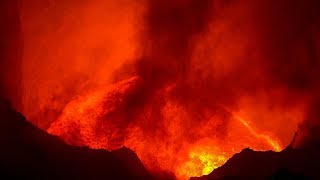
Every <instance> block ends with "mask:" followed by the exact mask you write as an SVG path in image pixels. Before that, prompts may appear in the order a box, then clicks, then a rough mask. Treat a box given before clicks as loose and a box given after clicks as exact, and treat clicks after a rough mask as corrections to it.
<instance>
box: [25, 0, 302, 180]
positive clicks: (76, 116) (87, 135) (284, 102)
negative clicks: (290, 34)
mask: <svg viewBox="0 0 320 180" xmlns="http://www.w3.org/2000/svg"><path fill="white" fill-rule="evenodd" d="M153 2H157V3H154V4H152V3H153ZM198 2H200V1H196V0H192V1H191V0H185V1H180V0H172V1H170V0H169V1H162V0H158V1H156V0H150V1H148V0H143V1H134V0H132V1H130V0H109V1H100V0H83V1H77V2H76V1H75V2H71V1H70V2H69V1H68V2H67V1H59V2H58V1H51V0H43V1H41V2H40V1H39V3H29V2H28V1H26V0H24V3H23V7H22V9H23V13H22V17H21V19H22V28H23V33H24V36H23V37H24V57H23V62H22V68H21V69H22V80H21V81H22V87H21V88H22V90H21V91H22V92H21V94H22V95H21V97H22V105H23V106H22V107H20V109H22V113H23V114H25V115H26V117H27V118H28V119H29V120H30V121H32V122H33V123H34V124H36V125H37V126H38V127H40V128H42V129H44V130H46V131H48V132H49V133H51V134H54V135H57V136H59V137H60V138H61V139H63V140H64V141H65V142H67V143H69V144H72V145H77V146H89V147H90V148H94V149H107V150H114V149H118V148H120V147H123V146H126V147H128V148H130V149H132V150H133V151H134V152H135V153H136V154H137V155H138V157H139V158H140V159H141V161H142V162H143V164H144V165H145V166H146V168H147V169H148V170H150V172H152V173H155V174H161V173H167V172H169V173H172V174H174V175H175V176H176V178H177V179H188V178H190V177H194V176H202V175H206V174H209V173H210V172H212V171H213V170H214V169H216V168H218V167H220V166H221V165H223V164H224V163H225V162H226V161H227V160H228V159H229V158H230V157H232V156H233V155H234V154H235V153H238V152H240V151H241V150H242V149H244V148H251V149H254V150H258V151H268V150H273V151H281V150H282V149H284V148H285V147H286V145H288V144H289V143H290V141H291V139H292V137H293V135H294V132H295V131H296V129H297V124H299V123H300V122H301V120H302V119H303V117H304V113H305V110H304V108H305V106H306V104H307V100H305V97H304V96H302V95H301V94H300V93H299V92H298V93H296V92H293V91H291V90H290V88H289V87H287V85H286V84H283V83H281V81H280V80H279V81H277V78H278V76H277V74H276V75H274V74H272V72H273V69H272V70H270V69H271V68H272V67H273V66H271V65H270V64H269V63H270V62H271V61H273V60H274V61H277V60H278V59H281V60H282V59H283V57H287V56H279V57H277V55H278V54H277V53H275V54H276V55H275V57H273V56H270V54H271V53H270V52H269V51H273V50H274V49H273V44H272V46H270V47H265V46H267V45H266V44H267V43H266V42H265V41H267V40H266V39H265V38H264V35H265V34H267V33H268V32H266V29H267V28H265V27H264V26H267V25H268V24H263V26H262V25H261V24H262V23H261V22H260V21H259V22H258V21H257V20H256V19H255V17H256V16H258V15H259V13H261V12H259V11H258V10H257V7H256V6H257V4H255V3H257V2H258V1H253V0H251V1H248V2H250V3H248V4H247V2H240V1H239V2H238V1H234V2H233V1H232V3H231V2H230V3H231V4H232V6H231V5H230V6H229V5H224V4H223V3H222V1H221V2H220V1H219V2H218V1H207V0H206V2H214V3H215V4H213V5H212V6H214V8H216V9H214V10H212V12H213V13H216V14H214V15H212V16H213V17H211V14H210V13H211V11H210V10H211V9H209V10H207V9H206V7H205V6H203V5H201V4H200V5H199V7H198V6H197V7H194V6H193V5H194V4H196V3H198ZM201 2H205V1H201ZM171 3H172V4H171ZM34 4H35V5H34ZM150 4H151V5H150ZM168 4H169V5H168ZM258 5H259V4H258ZM149 6H150V7H149ZM158 6H159V7H158ZM160 6H161V7H160ZM148 8H150V9H151V10H150V12H148V11H147V10H148ZM152 8H153V9H152ZM158 8H159V9H158ZM194 8H195V9H196V10H194ZM204 10H207V11H206V12H207V13H203V11H204ZM151 11H152V12H151ZM266 12H268V13H267V15H268V16H269V12H270V11H266ZM272 12H273V11H272ZM147 13H149V14H147ZM157 13H158V14H157ZM166 13H167V14H166ZM195 13H197V16H195ZM150 14H151V15H150ZM171 16H173V17H171ZM207 16H208V17H207ZM199 17H200V19H201V21H198V20H197V18H199ZM177 22H178V23H177ZM269 25H270V27H271V26H272V27H274V26H273V24H269ZM180 26H181V27H180ZM198 26H199V27H198ZM272 29H273V28H272ZM286 30H287V29H286ZM286 30H284V32H286ZM279 37H280V36H279ZM288 39H290V38H288ZM279 44H280V43H279ZM265 49H267V50H265ZM274 51H276V52H278V51H279V50H278V49H276V50H274ZM288 51H289V50H288ZM273 58H274V59H273ZM277 58H278V59H277ZM278 69H281V70H282V68H278ZM278 69H277V70H278ZM283 79H285V78H283ZM222 104H223V105H222Z"/></svg>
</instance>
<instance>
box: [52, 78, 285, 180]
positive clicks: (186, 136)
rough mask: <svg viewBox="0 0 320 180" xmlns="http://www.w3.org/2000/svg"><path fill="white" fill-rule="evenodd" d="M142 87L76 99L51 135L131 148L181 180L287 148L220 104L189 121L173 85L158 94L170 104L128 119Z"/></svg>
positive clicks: (133, 84)
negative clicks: (243, 155) (241, 155)
mask: <svg viewBox="0 0 320 180" xmlns="http://www.w3.org/2000/svg"><path fill="white" fill-rule="evenodd" d="M140 85H141V79H139V77H132V78H130V79H127V80H124V81H121V82H118V83H115V84H112V85H109V86H105V87H101V88H97V89H96V90H93V91H92V92H88V93H87V94H85V95H83V96H79V97H77V98H75V99H74V100H72V101H71V102H70V103H69V104H68V105H67V106H66V108H65V109H64V111H63V113H62V114H61V116H60V117H59V119H58V120H57V121H55V122H54V123H53V124H52V125H51V127H50V128H49V130H48V132H49V133H52V134H55V135H58V136H59V137H61V138H62V139H64V140H65V141H66V142H68V143H70V144H72V145H77V146H89V147H91V148H97V149H100V148H103V149H108V150H114V149H117V148H120V147H122V146H126V147H129V148H131V149H133V150H134V151H135V152H136V153H137V154H138V156H139V158H140V159H141V160H142V162H143V163H144V164H145V165H146V167H147V168H148V169H149V170H150V171H152V172H155V173H157V172H158V173H159V172H163V171H169V172H174V174H175V175H176V177H177V178H185V179H186V178H189V177H196V176H202V175H207V174H209V173H210V172H212V170H214V169H216V168H217V167H219V166H221V165H223V164H224V163H225V162H226V161H227V160H228V159H229V158H230V157H231V156H232V155H233V154H234V153H236V152H239V151H241V150H242V149H244V148H246V147H250V148H253V149H255V150H274V151H281V150H282V148H283V146H282V145H281V143H280V142H279V140H277V139H276V138H272V137H271V136H268V135H267V133H264V132H262V131H259V130H257V129H254V128H253V127H251V126H250V125H249V123H248V122H247V121H245V120H244V119H242V118H240V117H238V116H237V115H235V113H233V112H231V110H230V109H228V108H226V107H224V106H223V107H222V106H220V105H217V106H216V107H215V109H211V110H210V111H209V110H208V112H206V115H199V117H198V118H199V119H190V115H188V112H187V110H186V109H185V107H184V106H182V105H179V104H177V103H176V102H175V101H174V99H171V98H170V96H169V94H170V93H172V92H171V91H172V89H173V88H174V87H168V88H165V89H163V90H160V91H159V92H158V93H157V95H156V96H155V97H156V98H154V103H158V102H157V101H158V100H159V99H164V100H165V101H164V102H163V104H161V106H157V108H160V109H159V110H156V109H153V104H148V105H147V106H146V107H144V109H143V111H142V112H139V113H138V114H133V113H132V114H131V116H129V117H126V113H125V112H126V111H127V109H126V108H127V101H130V96H132V92H136V91H137V89H139V88H140ZM158 98H159V99H158ZM150 103H152V102H150ZM135 113H136V112H135ZM156 113H158V114H156ZM199 113H203V112H199ZM193 118H194V117H193ZM200 118H203V119H200ZM153 120H157V122H154V121H153ZM225 121H228V124H225ZM193 122H197V123H193ZM225 126H227V127H225ZM150 127H151V128H150ZM222 128H225V129H224V130H221V129H222ZM219 131H220V132H219ZM222 132H223V134H222Z"/></svg>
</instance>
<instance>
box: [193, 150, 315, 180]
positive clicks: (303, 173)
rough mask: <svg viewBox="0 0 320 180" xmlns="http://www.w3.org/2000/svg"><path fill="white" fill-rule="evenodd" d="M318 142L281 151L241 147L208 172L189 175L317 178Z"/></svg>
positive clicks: (225, 177)
mask: <svg viewBox="0 0 320 180" xmlns="http://www.w3.org/2000/svg"><path fill="white" fill-rule="evenodd" d="M319 162H320V148H319V146H313V147H310V146H309V147H307V148H299V149H293V148H291V147H288V148H286V149H285V150H283V151H282V152H278V153H277V152H272V151H267V152H256V151H253V150H250V149H244V150H243V151H241V152H240V153H238V154H235V155H234V156H233V157H232V158H231V159H229V161H228V162H227V163H226V164H225V165H223V166H221V167H220V168H218V169H216V170H214V171H213V172H212V173H211V174H209V175H208V176H203V177H201V178H192V179H320V172H319Z"/></svg>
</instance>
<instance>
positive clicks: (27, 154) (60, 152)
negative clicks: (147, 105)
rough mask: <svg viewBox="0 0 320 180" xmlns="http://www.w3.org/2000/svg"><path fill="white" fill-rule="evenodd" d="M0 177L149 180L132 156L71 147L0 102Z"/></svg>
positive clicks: (122, 152)
mask: <svg viewBox="0 0 320 180" xmlns="http://www.w3.org/2000/svg"><path fill="white" fill-rule="evenodd" d="M0 118H1V119H0V159H1V160H0V172H1V173H0V177H4V178H10V179H13V178H23V179H29V178H31V179H151V178H152V177H151V176H150V175H149V173H148V172H147V171H146V169H145V168H144V166H143V165H142V163H141V161H140V160H139V159H138V157H137V156H136V154H135V153H134V152H132V151H131V150H129V149H126V148H123V149H120V150H117V151H114V152H109V151H106V150H92V149H89V148H86V147H82V148H81V147H73V146H70V145H67V144H65V143H64V142H63V141H62V140H60V139H59V138H57V137H55V136H52V135H50V134H48V133H46V132H44V131H42V130H40V129H39V128H37V127H35V126H34V125H32V124H30V123H29V122H28V121H26V119H25V118H24V117H23V116H22V115H21V114H20V113H17V112H16V111H14V110H13V109H11V108H10V106H9V105H8V103H5V102H3V101H0Z"/></svg>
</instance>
